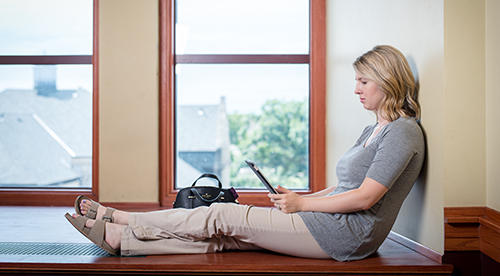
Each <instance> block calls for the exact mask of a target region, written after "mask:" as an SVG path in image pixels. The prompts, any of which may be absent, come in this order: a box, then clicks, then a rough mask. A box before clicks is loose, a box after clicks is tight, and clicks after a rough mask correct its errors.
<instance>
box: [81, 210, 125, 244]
mask: <svg viewBox="0 0 500 276" xmlns="http://www.w3.org/2000/svg"><path fill="white" fill-rule="evenodd" d="M78 216H79V215H77V214H73V218H76V217H78ZM94 224H95V220H93V219H88V220H87V221H86V222H85V227H87V228H92V227H94ZM121 238H122V225H119V224H116V223H110V222H107V223H106V232H105V234H104V240H105V241H106V242H107V243H108V244H109V246H111V247H112V248H113V249H120V246H121Z"/></svg>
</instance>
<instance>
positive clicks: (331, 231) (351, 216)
mask: <svg viewBox="0 0 500 276" xmlns="http://www.w3.org/2000/svg"><path fill="white" fill-rule="evenodd" d="M375 127H376V125H371V126H368V127H366V128H365V130H364V131H363V133H362V134H361V136H360V138H359V139H358V141H356V144H355V145H354V146H353V147H352V148H351V149H349V150H348V151H347V152H346V153H345V154H344V155H343V156H342V158H341V159H340V160H339V162H338V164H337V178H338V185H337V187H336V188H335V190H334V191H333V192H332V193H331V194H330V195H333V194H340V193H343V192H346V191H349V190H352V189H356V188H359V187H360V186H361V183H362V182H363V180H364V179H365V177H369V178H372V179H374V180H376V181H378V182H380V183H381V184H383V185H384V186H386V187H387V188H389V190H388V191H387V193H386V194H385V195H384V196H383V197H382V198H381V199H380V200H379V201H378V202H377V203H375V205H373V206H372V207H371V208H370V209H368V210H366V211H359V212H353V213H345V214H342V213H335V214H331V213H322V212H300V213H299V215H300V216H301V217H302V219H303V220H304V222H305V224H306V225H307V227H308V229H309V231H311V234H312V235H313V236H314V238H315V239H316V241H317V242H318V244H319V245H320V246H321V248H322V249H323V250H324V251H325V252H326V253H328V254H329V255H330V256H332V258H334V259H335V260H338V261H351V260H359V259H362V258H365V257H367V256H369V255H370V254H372V253H374V252H375V251H377V249H378V248H379V247H380V245H381V244H382V243H383V242H384V240H385V238H386V237H387V235H388V234H389V232H390V230H391V228H392V225H393V224H394V221H395V220H396V217H397V215H398V213H399V209H400V208H401V205H402V204H403V201H404V199H405V198H406V196H407V195H408V193H409V192H410V190H411V188H412V186H413V184H414V183H415V181H416V180H417V177H418V175H419V174H420V171H421V169H422V165H423V162H424V155H425V142H424V136H423V134H422V130H421V129H420V127H419V125H418V124H417V122H416V121H415V119H413V118H410V119H406V118H403V117H401V118H399V119H398V120H396V121H394V122H392V123H389V124H388V125H386V126H385V127H384V128H382V130H381V131H380V133H378V134H377V135H376V136H375V137H374V138H373V140H372V141H371V142H370V144H369V145H368V146H367V147H366V148H365V147H364V145H365V142H366V140H367V139H368V137H370V135H371V134H372V132H373V131H374V129H375Z"/></svg>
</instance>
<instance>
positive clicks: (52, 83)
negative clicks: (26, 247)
mask: <svg viewBox="0 0 500 276" xmlns="http://www.w3.org/2000/svg"><path fill="white" fill-rule="evenodd" d="M95 9H96V8H95V6H94V1H92V0H79V1H67V0H44V1H39V0H17V1H3V2H2V4H1V9H0V22H1V24H0V26H1V27H0V37H2V43H1V44H0V132H1V133H3V135H1V137H0V155H1V156H2V159H1V161H0V188H2V196H1V197H2V199H1V200H2V201H3V203H5V204H8V202H6V201H12V202H15V201H17V202H21V201H22V202H23V204H40V203H41V202H43V200H44V198H48V197H51V198H52V199H54V200H58V199H62V198H63V197H64V194H71V195H70V196H69V197H71V201H68V202H73V200H74V196H73V192H64V191H62V190H60V189H61V188H64V189H66V188H73V189H75V190H74V193H87V194H90V189H91V188H92V186H93V181H92V178H93V176H92V168H93V166H94V165H95V164H93V162H92V156H93V151H94V150H95V149H93V146H92V144H93V139H94V138H93V137H94V136H93V121H94V120H95V119H96V118H94V116H93V103H94V101H95V99H96V94H95V91H93V90H94V82H95V79H94V73H95V72H94V70H93V66H92V64H93V61H94V62H95V60H94V57H93V48H94V47H95V45H94V43H95V41H94V40H93V38H94V35H93V28H94V20H95V19H93V13H94V12H95ZM77 189H78V190H77ZM9 195H11V196H10V197H9ZM12 195H15V196H21V197H22V198H23V199H20V198H19V197H12ZM55 195H57V196H56V197H54V196H55ZM46 196H47V197H46ZM69 197H68V198H69ZM27 198H29V199H27ZM4 199H6V200H4ZM68 202H62V201H61V202H60V203H59V204H68ZM56 204H57V203H56Z"/></svg>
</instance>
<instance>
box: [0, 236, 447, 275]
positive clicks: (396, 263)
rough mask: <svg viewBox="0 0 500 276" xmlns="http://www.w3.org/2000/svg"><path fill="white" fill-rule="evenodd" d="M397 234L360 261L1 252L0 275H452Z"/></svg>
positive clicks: (267, 254) (247, 255) (254, 255)
mask: <svg viewBox="0 0 500 276" xmlns="http://www.w3.org/2000/svg"><path fill="white" fill-rule="evenodd" d="M400 239H401V237H399V236H397V234H391V236H390V237H389V238H388V239H387V240H386V241H385V242H384V244H383V245H382V246H381V247H380V249H379V250H378V252H377V253H376V254H374V255H372V256H370V257H368V258H366V259H364V260H360V261H353V262H337V261H334V260H316V259H304V258H295V257H290V256H284V255H280V254H275V253H272V252H266V251H256V252H250V251H249V252H224V253H213V254H200V255H169V256H163V255H162V256H144V257H88V256H45V255H44V256H40V255H38V256H36V255H33V256H21V255H0V274H4V273H7V274H13V273H15V274H18V273H19V274H29V275H47V274H57V275H83V274H87V275H167V274H176V275H291V274H293V275H315V274H331V275H451V274H452V271H453V267H452V266H451V265H446V264H441V263H440V262H437V261H436V260H432V259H431V258H429V257H428V256H424V255H422V254H421V253H418V252H416V251H415V250H413V249H410V248H409V247H408V246H406V245H404V244H402V243H401V241H400Z"/></svg>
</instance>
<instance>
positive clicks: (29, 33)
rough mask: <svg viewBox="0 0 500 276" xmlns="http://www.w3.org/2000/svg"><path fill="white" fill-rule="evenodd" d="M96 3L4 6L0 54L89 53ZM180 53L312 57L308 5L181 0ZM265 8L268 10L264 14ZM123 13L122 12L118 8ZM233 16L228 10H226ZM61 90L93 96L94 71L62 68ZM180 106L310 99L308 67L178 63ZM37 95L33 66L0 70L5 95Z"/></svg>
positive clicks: (34, 0) (253, 105)
mask: <svg viewBox="0 0 500 276" xmlns="http://www.w3.org/2000/svg"><path fill="white" fill-rule="evenodd" d="M92 2H93V1H92V0H44V1H40V0H0V55H90V54H92V16H93V15H92V12H93V8H92ZM177 5H178V10H179V11H178V13H177V27H176V35H177V41H176V42H177V43H176V53H177V54H184V53H185V54H222V53H224V54H307V53H308V51H309V48H308V43H309V38H308V37H309V32H308V23H307V22H308V20H309V17H308V16H309V15H308V14H309V13H308V0H252V1H248V0H213V1H206V0H179V1H177ZM263 7H265V8H263ZM117 9H119V6H117ZM228 11H230V12H228ZM56 72H57V87H58V89H77V88H83V89H86V90H88V91H91V90H92V68H91V66H90V65H58V66H57V71H56ZM176 73H177V82H178V83H177V84H178V86H179V88H178V90H177V91H178V94H177V95H178V104H181V105H199V104H217V103H219V102H220V98H221V97H222V96H224V97H225V98H226V102H227V111H228V113H233V112H238V113H255V112H258V110H259V109H260V106H261V105H262V104H263V103H264V102H265V101H266V100H267V99H280V100H287V101H288V100H303V99H305V98H307V97H308V91H309V73H308V67H307V66H305V65H288V66H282V65H179V66H178V67H177V68H176ZM9 88H11V89H12V88H15V89H33V66H31V65H13V66H10V65H0V92H2V91H4V90H5V89H9Z"/></svg>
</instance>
